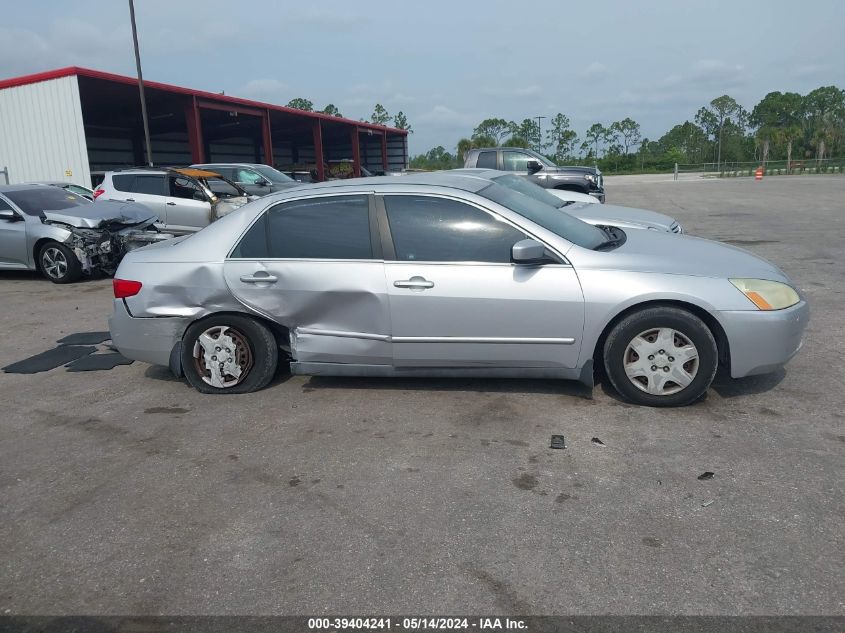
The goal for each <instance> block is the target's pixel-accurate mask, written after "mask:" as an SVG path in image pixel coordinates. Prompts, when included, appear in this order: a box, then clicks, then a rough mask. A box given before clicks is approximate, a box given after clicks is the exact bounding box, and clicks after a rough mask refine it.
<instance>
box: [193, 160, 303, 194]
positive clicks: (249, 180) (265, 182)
mask: <svg viewBox="0 0 845 633" xmlns="http://www.w3.org/2000/svg"><path fill="white" fill-rule="evenodd" d="M191 167H194V168H196V169H205V170H207V171H213V172H215V173H218V174H220V175H221V176H223V177H224V178H226V179H228V180H231V181H232V182H234V183H235V184H237V185H238V186H239V187H240V188H241V189H243V190H244V191H246V192H247V193H249V194H250V195H253V196H266V195H267V194H268V193H276V192H277V191H284V190H285V189H290V188H291V187H296V186H298V185H300V184H301V183H299V182H297V181H295V180H294V179H293V178H291V177H290V176H288V175H286V174H283V173H282V172H280V171H279V170H278V169H274V168H273V167H270V166H269V165H262V164H260V163H205V164H201V165H191Z"/></svg>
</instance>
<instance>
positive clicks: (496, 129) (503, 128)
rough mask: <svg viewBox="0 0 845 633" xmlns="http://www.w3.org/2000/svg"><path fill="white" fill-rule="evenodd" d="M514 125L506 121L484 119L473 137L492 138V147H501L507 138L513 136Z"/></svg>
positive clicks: (474, 131)
mask: <svg viewBox="0 0 845 633" xmlns="http://www.w3.org/2000/svg"><path fill="white" fill-rule="evenodd" d="M513 133H514V124H513V123H511V122H509V121H505V120H504V119H484V120H483V121H482V122H481V123H479V124H478V127H476V128H475V129H474V130H473V131H472V135H473V137H476V138H484V137H486V138H491V139H493V143H492V145H499V144H500V143H501V142H502V141H503V140H504V139H505V138H506V137H507V136H513Z"/></svg>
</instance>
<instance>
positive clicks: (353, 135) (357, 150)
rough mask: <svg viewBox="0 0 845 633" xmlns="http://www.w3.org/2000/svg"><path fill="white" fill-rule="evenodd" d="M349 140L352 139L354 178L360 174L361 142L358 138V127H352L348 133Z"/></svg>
mask: <svg viewBox="0 0 845 633" xmlns="http://www.w3.org/2000/svg"><path fill="white" fill-rule="evenodd" d="M349 137H350V140H351V141H352V175H353V176H355V178H360V176H361V142H360V139H359V138H358V128H357V127H353V128H352V130H351V131H350V133H349Z"/></svg>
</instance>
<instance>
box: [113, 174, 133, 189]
mask: <svg viewBox="0 0 845 633" xmlns="http://www.w3.org/2000/svg"><path fill="white" fill-rule="evenodd" d="M133 180H135V176H133V175H132V174H115V175H114V176H112V177H111V182H112V184H113V185H114V188H115V189H117V190H118V191H132V181H133Z"/></svg>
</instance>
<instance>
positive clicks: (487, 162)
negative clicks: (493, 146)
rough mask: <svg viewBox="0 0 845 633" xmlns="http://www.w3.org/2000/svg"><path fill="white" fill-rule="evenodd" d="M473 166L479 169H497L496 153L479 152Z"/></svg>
mask: <svg viewBox="0 0 845 633" xmlns="http://www.w3.org/2000/svg"><path fill="white" fill-rule="evenodd" d="M475 166H476V167H480V168H481V169H497V167H496V152H480V153H479V154H478V160H477V161H476V163H475Z"/></svg>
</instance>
